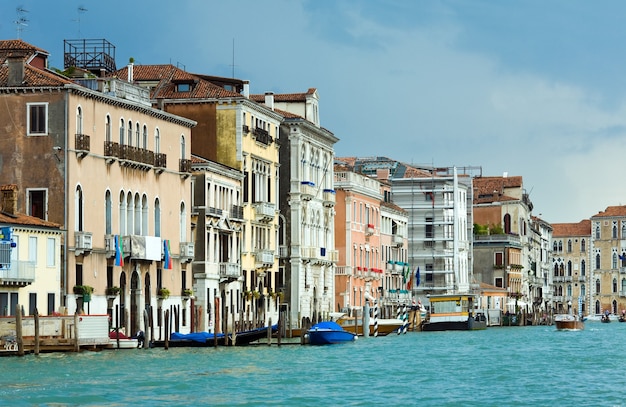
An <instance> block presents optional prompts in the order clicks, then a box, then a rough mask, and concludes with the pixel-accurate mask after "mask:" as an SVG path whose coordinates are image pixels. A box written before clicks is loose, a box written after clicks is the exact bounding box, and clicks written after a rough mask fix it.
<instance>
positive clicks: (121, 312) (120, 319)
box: [116, 271, 126, 327]
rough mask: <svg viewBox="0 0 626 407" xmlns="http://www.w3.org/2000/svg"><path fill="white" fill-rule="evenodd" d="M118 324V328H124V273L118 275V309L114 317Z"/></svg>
mask: <svg viewBox="0 0 626 407" xmlns="http://www.w3.org/2000/svg"><path fill="white" fill-rule="evenodd" d="M116 318H117V321H118V322H119V325H118V327H125V326H126V272H124V271H122V272H121V273H120V309H119V313H118V315H117V316H116Z"/></svg>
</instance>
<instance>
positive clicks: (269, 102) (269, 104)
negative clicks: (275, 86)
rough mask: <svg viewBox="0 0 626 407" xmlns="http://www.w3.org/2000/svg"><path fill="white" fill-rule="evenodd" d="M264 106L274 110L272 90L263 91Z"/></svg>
mask: <svg viewBox="0 0 626 407" xmlns="http://www.w3.org/2000/svg"><path fill="white" fill-rule="evenodd" d="M265 106H267V107H269V108H270V109H272V110H274V92H265Z"/></svg>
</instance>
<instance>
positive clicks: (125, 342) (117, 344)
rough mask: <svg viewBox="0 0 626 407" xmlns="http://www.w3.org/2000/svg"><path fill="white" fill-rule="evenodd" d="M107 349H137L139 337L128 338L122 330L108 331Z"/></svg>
mask: <svg viewBox="0 0 626 407" xmlns="http://www.w3.org/2000/svg"><path fill="white" fill-rule="evenodd" d="M106 347H107V348H109V349H137V348H138V347H139V339H137V338H129V337H128V336H126V335H124V334H123V333H122V332H115V331H111V332H109V344H108V345H107V346H106Z"/></svg>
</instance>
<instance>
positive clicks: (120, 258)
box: [115, 235, 124, 267]
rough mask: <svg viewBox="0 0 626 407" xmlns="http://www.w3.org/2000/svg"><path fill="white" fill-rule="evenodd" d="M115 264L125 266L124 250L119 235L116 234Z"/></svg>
mask: <svg viewBox="0 0 626 407" xmlns="http://www.w3.org/2000/svg"><path fill="white" fill-rule="evenodd" d="M115 265H116V266H120V267H124V251H123V249H122V245H121V242H120V236H119V235H115Z"/></svg>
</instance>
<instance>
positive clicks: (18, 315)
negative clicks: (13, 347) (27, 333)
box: [15, 307, 24, 356]
mask: <svg viewBox="0 0 626 407" xmlns="http://www.w3.org/2000/svg"><path fill="white" fill-rule="evenodd" d="M15 336H16V340H17V355H18V356H24V338H23V336H22V309H21V307H17V308H16V309H15Z"/></svg>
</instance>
